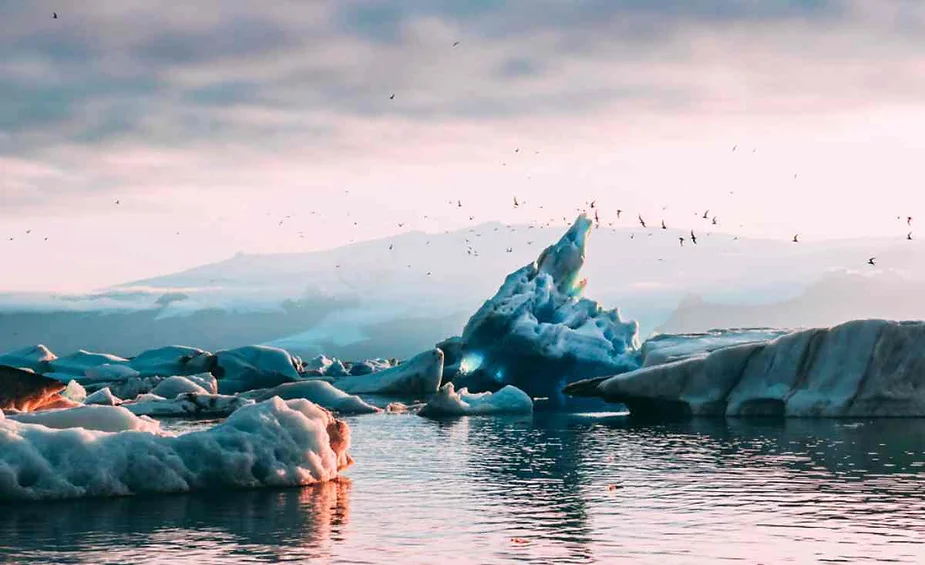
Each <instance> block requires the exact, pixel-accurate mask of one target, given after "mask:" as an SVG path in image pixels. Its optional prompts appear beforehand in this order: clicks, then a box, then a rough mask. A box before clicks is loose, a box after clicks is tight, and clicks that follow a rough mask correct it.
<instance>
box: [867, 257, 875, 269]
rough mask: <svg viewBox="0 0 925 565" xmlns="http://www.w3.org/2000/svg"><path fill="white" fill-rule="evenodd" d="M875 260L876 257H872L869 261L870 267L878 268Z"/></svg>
mask: <svg viewBox="0 0 925 565" xmlns="http://www.w3.org/2000/svg"><path fill="white" fill-rule="evenodd" d="M875 259H876V257H871V258H870V259H868V260H867V264H868V265H873V266H875V267H876V266H877V262H876V261H875Z"/></svg>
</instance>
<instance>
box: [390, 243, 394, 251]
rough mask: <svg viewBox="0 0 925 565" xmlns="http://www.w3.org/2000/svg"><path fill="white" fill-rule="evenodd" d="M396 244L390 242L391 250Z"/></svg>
mask: <svg viewBox="0 0 925 565" xmlns="http://www.w3.org/2000/svg"><path fill="white" fill-rule="evenodd" d="M394 246H395V244H393V243H390V244H389V251H391V250H392V248H393V247H394Z"/></svg>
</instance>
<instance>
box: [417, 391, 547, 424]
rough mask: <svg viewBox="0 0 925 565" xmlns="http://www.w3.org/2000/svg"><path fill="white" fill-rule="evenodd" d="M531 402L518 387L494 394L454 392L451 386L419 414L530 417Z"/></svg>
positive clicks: (428, 403) (440, 392)
mask: <svg viewBox="0 0 925 565" xmlns="http://www.w3.org/2000/svg"><path fill="white" fill-rule="evenodd" d="M531 412H533V399H531V398H530V397H529V396H528V395H527V393H525V392H524V391H522V390H520V389H519V388H517V387H514V386H511V385H507V386H505V387H503V388H502V389H501V390H498V391H496V392H494V393H491V392H479V393H474V394H473V393H470V392H469V391H468V390H467V389H466V388H465V387H463V388H461V389H459V391H456V390H455V389H454V387H453V383H447V384H445V385H443V386H442V387H440V390H439V391H437V394H435V395H434V396H432V397H431V398H430V400H428V401H427V404H425V405H424V407H423V408H421V410H420V412H418V414H419V415H421V416H428V417H432V416H477V415H489V414H529V413H531Z"/></svg>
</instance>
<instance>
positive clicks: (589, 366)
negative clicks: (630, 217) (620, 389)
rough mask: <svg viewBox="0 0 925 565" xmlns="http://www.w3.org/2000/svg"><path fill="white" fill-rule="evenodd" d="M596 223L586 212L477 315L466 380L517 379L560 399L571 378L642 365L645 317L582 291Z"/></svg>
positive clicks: (465, 357)
mask: <svg viewBox="0 0 925 565" xmlns="http://www.w3.org/2000/svg"><path fill="white" fill-rule="evenodd" d="M591 225H592V224H591V220H589V219H588V217H587V216H585V215H581V216H579V217H578V219H577V220H575V223H574V224H573V225H572V227H571V228H569V230H568V232H566V233H565V235H564V236H562V239H560V240H559V241H558V243H556V244H554V245H551V246H549V247H547V248H546V249H545V250H544V251H543V252H542V253H541V254H540V256H539V257H538V258H537V260H536V261H534V262H532V263H530V264H529V265H526V266H524V267H522V268H520V269H518V270H517V271H514V272H513V273H511V274H510V275H508V276H507V278H506V279H505V280H504V284H502V285H501V288H499V289H498V292H497V293H496V294H495V295H494V296H493V297H492V298H490V299H489V300H487V301H486V302H485V303H484V304H483V305H482V307H481V308H480V309H479V310H478V311H477V312H476V313H475V315H473V316H472V318H470V319H469V321H468V323H466V327H465V329H464V330H463V333H462V337H461V339H460V341H459V349H460V351H459V354H460V356H461V360H460V373H459V375H457V377H456V378H455V379H454V380H455V381H456V382H457V384H458V385H460V386H468V387H469V389H470V390H472V391H482V390H496V389H498V388H501V387H502V386H505V385H509V384H511V385H514V386H516V387H518V388H520V389H522V390H524V391H526V392H527V393H528V394H530V395H531V396H533V397H548V398H549V399H550V401H551V402H552V403H558V402H560V401H561V400H562V398H563V397H562V396H561V390H562V388H563V387H564V386H565V385H566V384H567V383H569V382H572V381H575V380H579V379H584V378H590V377H593V376H601V375H614V374H618V373H622V372H625V371H629V370H632V369H635V368H637V367H638V366H639V356H638V354H637V351H638V348H639V337H638V333H639V325H638V324H637V323H636V322H635V321H633V320H623V318H622V317H621V316H620V313H619V311H617V310H616V309H613V310H605V309H604V308H603V307H602V306H601V305H600V304H598V303H597V302H595V301H594V300H589V299H587V298H582V296H581V295H582V293H583V291H584V289H585V285H586V283H587V281H586V280H585V279H581V278H580V272H581V267H582V266H583V265H584V261H585V244H586V242H587V239H588V235H589V232H590V230H591Z"/></svg>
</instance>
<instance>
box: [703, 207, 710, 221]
mask: <svg viewBox="0 0 925 565" xmlns="http://www.w3.org/2000/svg"><path fill="white" fill-rule="evenodd" d="M709 217H710V210H709V209H708V210H707V211H706V212H704V213H703V219H704V220H706V219H708V218H709Z"/></svg>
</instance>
